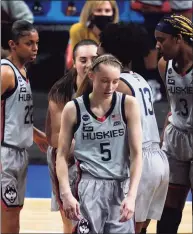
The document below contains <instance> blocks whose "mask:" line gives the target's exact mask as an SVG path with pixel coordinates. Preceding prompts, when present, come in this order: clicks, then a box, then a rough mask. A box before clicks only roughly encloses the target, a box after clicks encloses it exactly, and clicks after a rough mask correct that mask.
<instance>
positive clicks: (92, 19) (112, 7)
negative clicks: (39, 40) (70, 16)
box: [66, 0, 119, 69]
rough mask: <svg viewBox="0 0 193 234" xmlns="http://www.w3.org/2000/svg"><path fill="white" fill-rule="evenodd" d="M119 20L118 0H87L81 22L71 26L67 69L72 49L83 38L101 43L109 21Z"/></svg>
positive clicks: (115, 21) (70, 61)
mask: <svg viewBox="0 0 193 234" xmlns="http://www.w3.org/2000/svg"><path fill="white" fill-rule="evenodd" d="M118 21H119V9H118V6H117V3H116V1H114V0H110V1H92V0H87V1H86V2H85V5H84V7H83V9H82V11H81V14H80V22H78V23H76V24H73V25H72V27H71V28H70V45H69V47H68V52H67V54H66V66H67V69H68V68H70V67H71V65H72V50H73V48H74V46H75V45H76V44H77V43H78V42H79V41H81V40H84V39H91V40H94V41H95V42H97V43H99V35H100V33H101V31H102V30H103V29H104V28H105V26H106V25H107V24H108V23H117V22H118Z"/></svg>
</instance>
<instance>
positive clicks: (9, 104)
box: [1, 59, 33, 148]
mask: <svg viewBox="0 0 193 234" xmlns="http://www.w3.org/2000/svg"><path fill="white" fill-rule="evenodd" d="M2 65H3V66H9V67H11V68H12V69H13V71H14V74H15V88H14V89H13V90H11V91H10V92H6V93H4V94H3V95H2V96H1V144H2V145H5V146H8V147H16V148H28V147H30V146H31V145H32V143H33V101H32V92H31V87H30V83H29V80H26V78H25V77H23V76H22V74H21V73H20V71H19V70H18V69H17V68H16V67H15V66H14V64H12V63H11V62H10V61H9V60H7V59H2V60H1V66H2Z"/></svg>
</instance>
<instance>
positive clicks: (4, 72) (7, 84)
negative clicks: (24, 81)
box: [1, 66, 15, 95]
mask: <svg viewBox="0 0 193 234" xmlns="http://www.w3.org/2000/svg"><path fill="white" fill-rule="evenodd" d="M14 87H15V75H14V72H13V70H12V69H11V68H10V67H9V66H1V95H3V94H4V93H5V92H7V91H10V90H12V89H14Z"/></svg>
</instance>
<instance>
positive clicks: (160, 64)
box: [158, 58, 171, 146]
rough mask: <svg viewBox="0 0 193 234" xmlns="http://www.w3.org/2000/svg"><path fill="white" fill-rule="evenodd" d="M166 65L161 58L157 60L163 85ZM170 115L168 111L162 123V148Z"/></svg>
mask: <svg viewBox="0 0 193 234" xmlns="http://www.w3.org/2000/svg"><path fill="white" fill-rule="evenodd" d="M166 65H167V62H166V61H165V60H164V59H163V58H161V59H160V60H159V62H158V70H159V74H160V76H161V78H162V80H163V82H164V83H165V74H166ZM166 92H167V90H166ZM170 115H171V112H170V110H169V112H168V114H167V116H166V119H165V122H164V127H163V131H162V134H161V137H160V146H162V142H163V136H164V130H165V128H166V127H167V126H168V124H169V121H168V118H169V116H170Z"/></svg>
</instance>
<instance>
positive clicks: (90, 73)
mask: <svg viewBox="0 0 193 234" xmlns="http://www.w3.org/2000/svg"><path fill="white" fill-rule="evenodd" d="M93 75H94V73H93V71H88V73H87V76H88V78H89V79H90V80H93Z"/></svg>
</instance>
